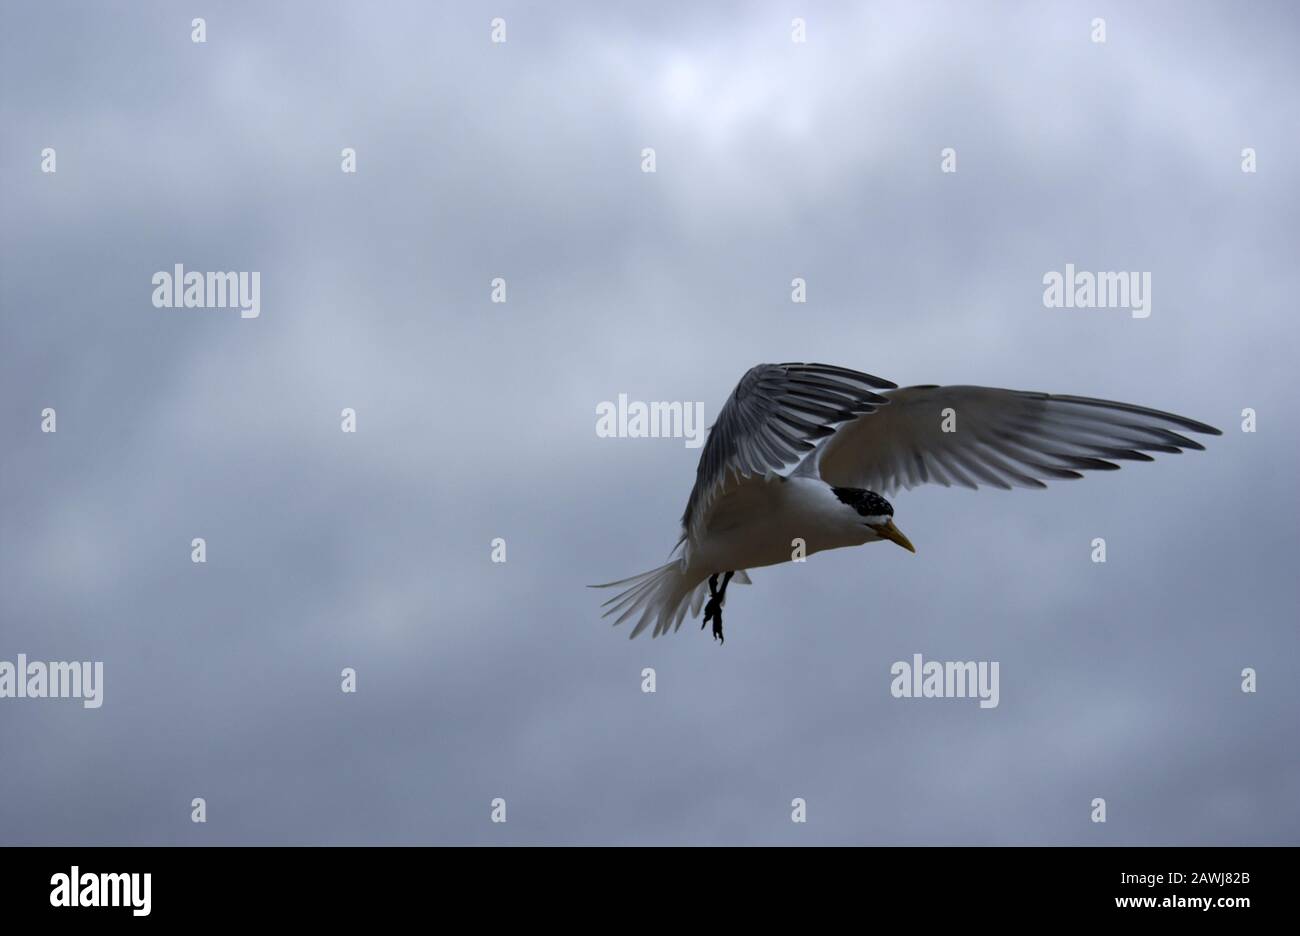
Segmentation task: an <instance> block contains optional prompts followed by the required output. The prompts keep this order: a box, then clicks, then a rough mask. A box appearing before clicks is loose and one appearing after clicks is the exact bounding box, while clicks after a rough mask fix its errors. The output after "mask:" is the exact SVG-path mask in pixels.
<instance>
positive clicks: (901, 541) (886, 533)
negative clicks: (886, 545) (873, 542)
mask: <svg viewBox="0 0 1300 936" xmlns="http://www.w3.org/2000/svg"><path fill="white" fill-rule="evenodd" d="M873 529H874V530H875V531H876V535H877V536H879V537H880V538H881V539H887V540H889V541H890V542H891V543H897V544H898V545H899V546H902V547H903V548H904V549H906V550H907V551H908V552H911V553H914V552H916V547H915V546H913V545H912V541H911V540H910V539H908V538H907V537H906V536H904V535H903V531H902V530H900V529H899V528H898V527H896V526H894V521H893V518H892V517H891V518H890V519H889V520H886V521H885V525H884V526H878V527H873Z"/></svg>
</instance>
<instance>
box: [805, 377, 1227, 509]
mask: <svg viewBox="0 0 1300 936" xmlns="http://www.w3.org/2000/svg"><path fill="white" fill-rule="evenodd" d="M885 396H886V397H888V399H889V405H888V406H885V407H882V408H881V409H880V410H879V411H878V412H876V413H873V414H871V415H869V416H864V417H862V418H861V419H858V420H855V421H854V422H851V423H849V424H848V425H846V426H842V427H840V429H839V430H838V431H836V433H835V434H834V435H833V436H832V437H831V438H829V439H827V440H826V442H825V443H824V445H823V446H822V448H821V449H820V450H819V451H818V452H817V453H816V455H815V456H814V457H815V458H816V459H817V460H818V461H817V463H816V470H817V473H818V474H820V476H821V478H822V480H823V481H825V482H826V483H827V484H831V485H836V486H843V487H859V488H865V489H867V490H870V491H876V492H878V493H882V494H888V493H890V492H892V491H897V490H899V489H900V488H904V489H906V488H913V487H916V486H917V485H920V484H941V485H943V486H944V487H948V486H950V485H953V484H957V485H960V486H962V487H968V488H976V487H981V486H986V485H987V486H990V487H999V488H1012V487H1039V488H1041V487H1045V486H1046V485H1045V484H1043V481H1045V480H1054V479H1064V478H1079V477H1082V475H1080V474H1079V472H1080V471H1090V470H1097V469H1101V470H1108V469H1115V468H1118V467H1119V466H1118V465H1116V464H1115V462H1116V461H1151V456H1150V455H1148V454H1147V453H1148V452H1170V453H1176V452H1180V451H1182V450H1183V449H1201V448H1204V446H1202V445H1201V444H1200V443H1199V442H1197V441H1195V440H1193V439H1189V438H1187V437H1186V436H1185V435H1182V433H1183V432H1200V433H1207V434H1209V435H1220V434H1221V433H1220V432H1219V430H1218V429H1215V428H1214V427H1213V426H1207V425H1206V424H1205V423H1200V422H1197V421H1196V420H1194V419H1188V418H1186V417H1184V416H1176V415H1174V414H1173V413H1166V412H1163V411H1161V410H1154V409H1148V408H1147V407H1145V406H1135V405H1133V404H1131V403H1115V402H1112V401H1110V400H1096V399H1092V398H1091V397H1079V396H1059V395H1054V394H1048V393H1033V392H1026V391H1021V390H999V389H995V388H992V387H962V386H952V387H935V386H926V387H905V388H904V389H902V390H895V391H893V392H891V393H887V394H885Z"/></svg>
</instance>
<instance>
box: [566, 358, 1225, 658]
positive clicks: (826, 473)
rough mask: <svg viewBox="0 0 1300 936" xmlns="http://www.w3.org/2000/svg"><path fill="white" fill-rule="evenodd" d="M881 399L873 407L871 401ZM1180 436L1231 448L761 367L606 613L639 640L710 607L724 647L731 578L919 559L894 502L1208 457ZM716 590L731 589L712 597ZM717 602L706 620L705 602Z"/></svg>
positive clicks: (1020, 397)
mask: <svg viewBox="0 0 1300 936" xmlns="http://www.w3.org/2000/svg"><path fill="white" fill-rule="evenodd" d="M877 390H880V391H884V392H882V393H877V392H875V391H877ZM1175 430H1184V431H1190V432H1199V433H1207V434H1210V435H1221V434H1222V433H1221V432H1220V431H1219V430H1218V429H1215V428H1214V427H1213V426H1207V425H1205V424H1204V423H1199V422H1196V421H1195V420H1191V419H1187V418H1185V417H1182V416H1175V415H1174V414H1172V413H1164V412H1161V411H1159V410H1153V409H1147V408H1146V407H1142V406H1134V405H1132V404H1129V403H1114V402H1111V401H1108V400H1095V399H1091V398H1089V397H1078V396H1058V395H1053V394H1047V393H1034V392H1027V391H1020V390H997V389H993V388H991V387H965V386H951V387H940V386H935V385H928V386H918V387H905V388H903V389H901V390H900V389H898V385H897V384H894V383H891V382H890V381H888V380H882V379H881V378H879V377H873V376H871V375H870V374H864V373H861V372H860V371H854V370H849V369H847V368H843V367H834V366H832V365H829V364H759V365H758V366H756V367H753V368H751V369H750V370H749V371H748V372H746V374H745V376H743V377H741V378H740V383H738V384H737V385H736V389H735V390H733V391H732V394H731V397H730V398H729V399H728V400H727V403H726V405H725V406H723V408H722V412H721V413H719V414H718V418H717V421H716V422H715V423H714V425H713V428H712V430H711V431H710V433H709V439H708V442H706V443H705V446H704V451H703V452H702V453H701V454H700V464H699V467H698V468H697V469H696V471H695V487H694V488H692V490H691V496H690V499H689V500H688V501H687V504H686V512H685V514H684V515H683V516H682V535H681V538H680V539H679V540H678V542H677V545H676V546H675V547H674V549H673V551H672V557H673V558H672V561H670V562H669V563H667V564H666V565H663V566H660V567H659V568H657V569H652V570H650V571H649V572H643V573H642V574H640V575H636V576H633V577H632V578H627V579H622V580H621V581H617V582H608V583H606V584H604V585H595V586H592V587H594V588H610V587H614V586H619V585H624V586H626V588H624V590H623V591H621V592H620V593H619V594H617V595H615V596H614V597H613V598H611V599H610V600H609V601H606V602H605V605H604V606H605V607H606V608H607V609H608V610H606V612H605V616H606V617H608V616H609V615H612V614H617V615H618V618H617V619H616V620H615V621H614V624H615V625H616V626H617V625H619V624H622V623H623V622H624V621H627V620H629V619H632V618H635V620H636V624H635V626H634V627H633V628H632V633H631V634H630V635H629V636H631V637H635V636H637V635H638V634H640V633H641V632H642V631H644V630H645V629H646V628H647V627H649V626H650V625H651V624H653V625H654V631H653V635H654V636H655V637H658V636H659V635H660V634H663V633H667V632H668V631H669V630H677V629H679V628H680V627H681V625H682V621H683V620H684V619H685V617H686V614H687V613H688V612H689V613H690V615H691V616H692V617H696V616H698V615H699V613H700V608H701V606H702V605H703V606H704V611H705V614H704V621H703V623H702V624H701V625H700V627H701V629H703V627H704V625H705V624H708V623H709V622H710V621H712V622H713V636H714V639H716V640H721V639H722V605H723V602H724V601H725V599H726V591H727V584H728V583H729V582H730V581H731V578H732V576H733V575H734V576H735V577H736V581H738V582H740V583H742V584H749V576H748V575H746V573H745V570H746V569H753V568H757V567H759V566H769V565H776V564H778V563H782V562H789V561H791V559H792V558H794V555H795V554H796V548H797V547H796V544H797V542H798V541H802V542H803V543H804V544H805V545H804V548H803V555H812V554H813V553H817V552H821V551H822V550H825V549H839V548H841V547H843V546H860V545H862V544H863V543H871V542H876V541H879V540H889V541H890V542H893V543H897V544H898V545H899V546H902V547H903V548H904V549H907V550H909V551H911V552H916V549H915V548H913V546H912V544H911V542H910V541H909V540H908V538H907V537H906V536H904V535H903V532H902V531H901V530H899V528H898V527H897V526H895V525H894V519H893V516H894V508H893V506H892V505H891V504H890V503H889V501H887V500H886V499H885V497H884V496H883V495H884V494H891V493H893V492H894V491H897V490H900V489H911V488H914V487H917V486H918V485H922V484H942V485H943V486H944V487H949V486H951V485H953V484H957V485H961V486H963V487H968V488H972V489H974V488H978V487H980V486H982V485H986V486H991V487H998V488H1003V489H1010V488H1012V487H1029V488H1042V487H1046V486H1047V485H1045V484H1044V483H1043V482H1044V480H1056V479H1066V478H1080V477H1082V475H1081V474H1080V473H1079V472H1081V471H1093V470H1114V469H1116V468H1118V467H1119V466H1118V465H1116V464H1115V462H1116V461H1152V458H1151V456H1150V455H1148V454H1146V453H1147V452H1169V453H1177V452H1180V451H1182V450H1183V449H1198V450H1203V449H1204V446H1202V445H1201V444H1200V443H1199V442H1196V441H1194V440H1192V439H1189V438H1187V437H1186V436H1184V435H1181V434H1179V432H1177V431H1175ZM719 575H721V576H722V577H723V578H722V587H721V588H718V577H719ZM706 585H707V594H708V595H709V600H708V603H707V605H705V604H704V600H705V594H706V590H705V589H706Z"/></svg>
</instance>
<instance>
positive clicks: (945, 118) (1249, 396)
mask: <svg viewBox="0 0 1300 936" xmlns="http://www.w3.org/2000/svg"><path fill="white" fill-rule="evenodd" d="M195 16H203V17H205V18H206V42H205V43H201V44H199V43H194V42H192V41H191V31H192V27H191V19H192V18H193V17H195ZM493 16H501V17H504V18H505V20H506V24H507V33H506V35H507V41H506V42H505V43H504V44H493V43H492V42H491V35H490V33H491V27H490V20H491V18H492V17H493ZM795 17H803V18H804V19H805V20H806V23H807V41H806V43H802V44H799V43H795V42H792V41H791V20H792V19H793V18H795ZM1095 17H1102V18H1104V19H1105V24H1106V25H1105V29H1106V41H1105V42H1104V43H1098V42H1093V41H1091V36H1092V33H1093V26H1092V20H1093V19H1094V18H1095ZM1298 19H1300V17H1297V14H1296V12H1295V10H1294V8H1293V7H1292V6H1291V5H1289V4H1286V3H1260V4H1252V5H1251V6H1250V10H1249V14H1248V15H1243V11H1242V10H1241V9H1239V8H1238V6H1237V5H1235V4H1231V3H1226V2H1223V3H1181V2H1179V3H1173V2H1171V3H1159V2H1155V3H1143V4H1141V5H1140V6H1139V5H1133V4H1118V3H1108V2H1093V3H1086V4H1071V3H1051V4H1043V3H1016V4H998V3H983V2H981V3H875V2H873V3H843V4H835V3H825V2H808V0H798V2H781V3H767V4H763V3H735V4H693V3H680V4H668V5H667V6H665V5H663V4H658V5H655V6H654V7H653V9H651V8H650V7H649V6H646V7H644V8H643V9H635V10H634V9H632V8H630V7H629V6H628V5H622V4H619V5H612V4H602V3H584V4H580V3H564V4H550V3H548V4H536V3H522V2H502V3H497V4H495V5H490V6H485V5H482V4H474V3H450V4H448V3H438V4H432V3H412V4H409V5H404V4H395V3H394V4H343V3H295V4H280V3H276V4H262V3H249V4H241V3H207V4H204V3H199V4H197V5H196V4H190V5H188V6H184V7H178V6H177V5H176V4H175V3H170V2H159V3H152V4H125V3H123V4H107V5H106V4H90V3H86V4H62V3H55V2H41V3H34V2H33V3H10V4H5V5H4V7H3V9H2V11H0V126H3V135H2V136H0V433H3V447H2V449H0V459H2V461H0V482H2V483H0V523H2V527H0V660H9V661H14V660H16V657H17V655H18V654H19V653H24V654H26V655H27V656H28V657H29V658H31V659H41V660H97V661H102V662H103V663H104V700H103V705H102V707H101V708H99V709H97V710H88V709H85V708H83V707H82V706H81V705H80V704H78V703H76V702H74V701H66V702H56V701H49V700H44V701H37V700H17V699H0V842H4V843H205V842H210V843H501V842H524V843H647V842H648V843H676V842H682V843H920V844H936V843H971V844H977V843H1013V844H1014V843H1265V842H1290V843H1295V842H1296V841H1297V840H1298V839H1300V800H1297V797H1296V790H1297V788H1298V787H1300V750H1298V749H1297V734H1296V725H1297V723H1298V721H1300V665H1298V661H1297V649H1298V646H1297V644H1298V642H1297V605H1298V604H1300V586H1298V585H1297V576H1296V556H1297V551H1298V549H1300V543H1298V542H1297V539H1298V537H1297V525H1296V517H1297V506H1300V497H1298V496H1297V491H1296V477H1297V469H1298V468H1300V466H1298V465H1297V461H1298V457H1297V452H1298V449H1297V445H1296V433H1297V429H1298V428H1300V427H1297V420H1296V416H1295V405H1296V377H1295V373H1296V368H1295V364H1294V355H1295V351H1296V348H1297V345H1298V342H1300V326H1298V325H1297V314H1298V313H1297V306H1296V296H1297V295H1300V273H1298V272H1297V265H1296V262H1295V261H1296V256H1297V240H1298V238H1297V230H1296V219H1297V218H1298V217H1300V197H1298V196H1300V185H1298V184H1297V179H1296V172H1297V167H1296V153H1297V151H1298V149H1300V139H1297V137H1298V133H1297V129H1298V128H1300V105H1298V103H1297V101H1298V99H1297V96H1296V93H1295V89H1296V88H1297V87H1298V86H1300V54H1297V45H1298V44H1300V39H1298V38H1297V37H1298V36H1300V32H1298V31H1297V26H1298V25H1300V23H1298V22H1297V20H1298ZM47 147H51V148H53V149H54V150H55V151H56V154H57V156H56V158H57V164H56V165H57V171H56V172H54V173H44V172H42V171H41V151H42V150H43V149H45V148H47ZM344 147H352V148H354V149H355V151H356V154H357V172H356V173H355V174H346V173H344V172H342V171H341V155H340V154H341V150H342V149H343V148H344ZM645 147H653V148H654V150H655V155H656V168H657V171H656V172H655V173H653V174H650V173H644V172H642V171H641V169H642V150H643V148H645ZM945 147H952V148H953V149H955V151H956V166H957V171H956V172H955V173H944V172H942V171H941V167H940V160H941V155H940V154H941V151H942V150H943V149H944V148H945ZM1248 147H1249V148H1253V149H1254V150H1255V151H1256V158H1257V171H1256V172H1254V173H1245V172H1243V171H1242V151H1243V149H1246V148H1248ZM178 263H180V264H184V265H185V267H186V268H187V269H190V270H199V271H222V270H237V271H258V272H259V273H260V278H261V314H260V316H259V317H258V318H255V319H243V318H241V317H240V315H239V313H238V312H237V311H234V310H231V309H200V308H194V309H184V308H181V309H173V308H156V307H155V306H154V305H153V303H152V302H151V295H152V292H153V286H152V284H151V277H152V276H153V274H154V273H155V272H157V271H164V270H166V271H170V270H171V269H172V268H173V266H174V265H175V264H178ZM1067 263H1073V264H1074V265H1075V266H1076V267H1077V268H1078V269H1081V270H1091V271H1112V270H1113V271H1143V272H1149V273H1150V274H1151V276H1152V283H1153V286H1152V299H1151V315H1150V317H1149V318H1146V319H1136V318H1133V317H1132V316H1131V315H1130V314H1129V313H1128V312H1127V311H1125V310H1123V309H1048V308H1044V304H1043V285H1042V279H1043V276H1044V274H1046V273H1048V272H1050V271H1063V270H1064V267H1065V264H1067ZM495 277H503V278H504V279H505V280H506V282H507V289H508V293H507V296H508V301H507V302H505V303H503V304H502V303H493V302H491V297H490V292H491V282H492V280H493V279H494V278H495ZM795 277H803V278H804V279H805V280H806V282H807V302H806V303H804V304H795V303H792V302H791V295H790V294H791V280H792V279H793V278H795ZM790 360H819V361H828V362H831V363H836V364H840V365H844V366H847V367H852V368H857V369H861V370H865V371H869V372H871V373H873V374H879V375H881V376H883V377H886V378H889V379H892V380H895V381H897V382H899V383H900V384H909V383H980V384H989V385H994V386H1009V387H1015V388H1021V389H1032V390H1047V391H1055V392H1063V393H1078V394H1086V395H1093V396H1101V397H1106V398H1110V399H1119V400H1127V401H1132V402H1136V403H1141V404H1145V405H1149V406H1154V407H1158V408H1162V409H1170V410H1173V411H1176V412H1179V413H1183V414H1186V415H1188V416H1191V417H1193V418H1195V419H1199V420H1204V421H1206V422H1209V423H1212V424H1214V425H1216V426H1219V427H1220V428H1222V429H1223V430H1224V435H1223V437H1222V438H1219V439H1212V440H1209V444H1208V450H1207V451H1206V452H1199V453H1188V454H1183V455H1176V456H1166V457H1161V458H1159V459H1158V460H1157V461H1156V463H1154V464H1146V465H1135V466H1128V467H1126V468H1125V469H1124V470H1123V471H1120V472H1117V473H1109V474H1106V475H1104V476H1100V477H1098V476H1092V477H1089V478H1088V479H1087V480H1084V481H1076V482H1066V483H1062V484H1059V485H1053V486H1052V488H1051V489H1050V490H1048V491H1046V492H1043V491H1037V492H1029V491H1015V492H1011V493H1004V492H1000V491H980V492H970V491H962V490H951V491H949V490H944V489H942V488H926V489H921V490H917V491H913V492H909V493H904V494H899V495H897V496H895V497H893V498H892V500H893V503H894V506H895V508H896V515H895V517H896V520H897V521H898V524H899V526H900V527H901V528H902V529H903V530H904V531H906V533H907V534H908V535H909V536H910V538H911V539H912V541H913V542H914V543H915V544H916V546H917V549H918V553H917V554H916V555H910V554H908V553H906V552H904V551H903V550H901V549H897V548H894V547H893V546H890V545H888V544H883V545H871V546H867V547H862V548H859V549H852V550H841V551H838V552H833V553H826V554H821V555H817V556H814V557H812V559H810V560H809V561H808V562H807V563H805V564H799V565H794V564H788V565H785V566H780V567H774V568H768V569H760V570H756V571H755V572H753V580H754V584H753V585H752V586H747V587H741V586H733V588H732V589H731V591H730V592H729V594H728V603H727V614H726V620H727V637H728V639H727V642H726V645H725V646H724V647H719V646H718V645H717V644H715V643H714V642H713V641H712V640H710V639H709V637H708V635H707V632H706V633H701V632H700V631H699V630H698V629H697V628H698V624H690V623H689V622H688V624H687V625H686V626H684V627H683V629H682V630H681V631H680V632H679V633H677V634H673V635H669V636H666V637H661V638H659V639H657V640H654V641H651V640H649V639H648V638H647V637H646V636H643V637H641V638H638V639H637V640H635V641H628V640H627V629H626V627H624V628H620V629H617V630H616V629H612V628H611V627H610V626H609V622H608V621H602V620H601V618H600V614H599V602H600V600H601V599H602V598H603V597H606V595H605V594H603V593H597V592H592V591H589V590H587V589H586V588H584V587H583V586H584V585H586V584H588V583H591V582H602V581H608V580H610V579H616V578H622V577H624V576H627V575H631V574H633V573H635V572H640V571H642V570H645V569H648V568H651V567H653V566H656V565H659V564H660V563H662V562H663V561H665V557H666V555H667V552H668V550H669V548H670V547H671V546H672V544H673V542H674V540H675V539H676V535H677V519H678V517H679V516H680V513H681V510H682V508H683V506H684V504H685V501H686V497H687V494H688V492H689V490H690V485H691V483H692V481H693V479H694V471H695V462H696V459H697V457H698V455H699V452H698V450H692V449H689V448H687V447H686V446H685V445H684V444H683V441H682V440H681V439H630V438H600V437H599V436H598V435H597V434H596V432H595V423H596V407H597V405H598V404H599V403H600V402H601V401H605V400H616V399H617V397H618V394H620V393H625V394H627V395H628V396H629V398H631V399H634V400H647V401H653V400H667V401H672V400H676V401H703V402H704V405H705V416H706V420H707V421H708V422H712V420H713V419H714V417H715V416H716V414H717V410H718V408H719V407H720V406H721V404H722V402H723V401H724V399H725V397H726V395H727V394H728V393H729V392H730V390H731V388H732V387H733V386H734V384H735V382H736V380H737V379H738V378H739V376H740V375H741V374H742V373H743V372H744V371H745V370H746V369H747V368H748V367H750V366H751V365H752V364H755V363H757V362H759V361H790ZM47 407H52V408H54V409H55V410H56V412H57V432H55V433H53V434H50V433H43V432H42V431H41V412H42V410H43V409H45V408H47ZM349 407H350V408H353V409H354V410H355V411H356V413H357V431H356V433H355V434H348V433H344V432H342V431H341V428H340V413H341V410H343V409H344V408H349ZM1246 408H1252V409H1254V410H1255V411H1256V412H1257V414H1258V431H1257V432H1255V433H1244V432H1242V431H1241V423H1242V410H1243V409H1246ZM195 537H203V538H204V539H205V540H206V542H207V562H206V563H205V564H195V563H193V562H191V546H190V544H191V541H192V539H193V538H195ZM496 537H501V538H504V539H505V541H506V544H507V561H506V562H505V563H503V564H502V563H493V562H492V561H491V542H492V540H493V539H494V538H496ZM1096 537H1103V538H1105V540H1106V543H1107V560H1108V561H1107V562H1106V563H1105V564H1097V563H1093V562H1092V561H1091V553H1092V547H1091V543H1092V540H1093V539H1094V538H1096ZM914 653H921V654H923V655H924V656H925V658H926V659H934V660H976V661H979V660H983V661H998V662H999V663H1000V704H999V706H998V707H997V708H995V709H981V708H980V707H979V706H978V704H977V703H975V702H972V701H940V700H899V699H895V698H893V697H891V695H890V692H889V687H890V681H891V678H890V672H889V671H890V666H891V664H892V663H893V662H894V661H896V660H910V659H911V658H912V655H913V654H914ZM344 667H353V668H355V670H356V673H357V691H356V692H355V693H354V694H345V693H343V692H342V691H341V687H340V683H341V676H340V674H341V671H342V670H343V668H344ZM645 667H653V668H654V669H655V671H656V681H657V692H655V693H654V694H647V693H643V692H642V691H641V689H642V677H641V673H642V670H643V669H644V668H645ZM1246 667H1252V668H1255V669H1256V670H1257V673H1258V691H1257V692H1256V693H1254V694H1247V693H1243V692H1242V691H1241V683H1242V678H1241V672H1242V670H1243V669H1244V668H1246ZM195 797H203V798H204V799H205V800H206V803H207V822H206V823H205V824H196V823H194V822H192V821H191V801H192V800H193V799H194V798H195ZM496 797H501V798H504V799H505V800H506V803H507V818H508V821H507V822H506V823H505V824H504V825H503V824H494V823H493V822H492V821H491V818H490V812H491V807H490V803H491V801H492V800H493V799H494V798H496ZM796 797H801V798H803V799H804V800H805V801H806V803H807V822H806V823H803V824H797V823H794V822H792V821H791V802H792V800H793V799H794V798H796ZM1097 797H1102V798H1104V799H1105V801H1106V808H1107V821H1106V823H1105V824H1098V823H1094V822H1092V821H1091V819H1090V816H1091V814H1092V806H1091V804H1092V801H1093V799H1094V798H1097Z"/></svg>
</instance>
